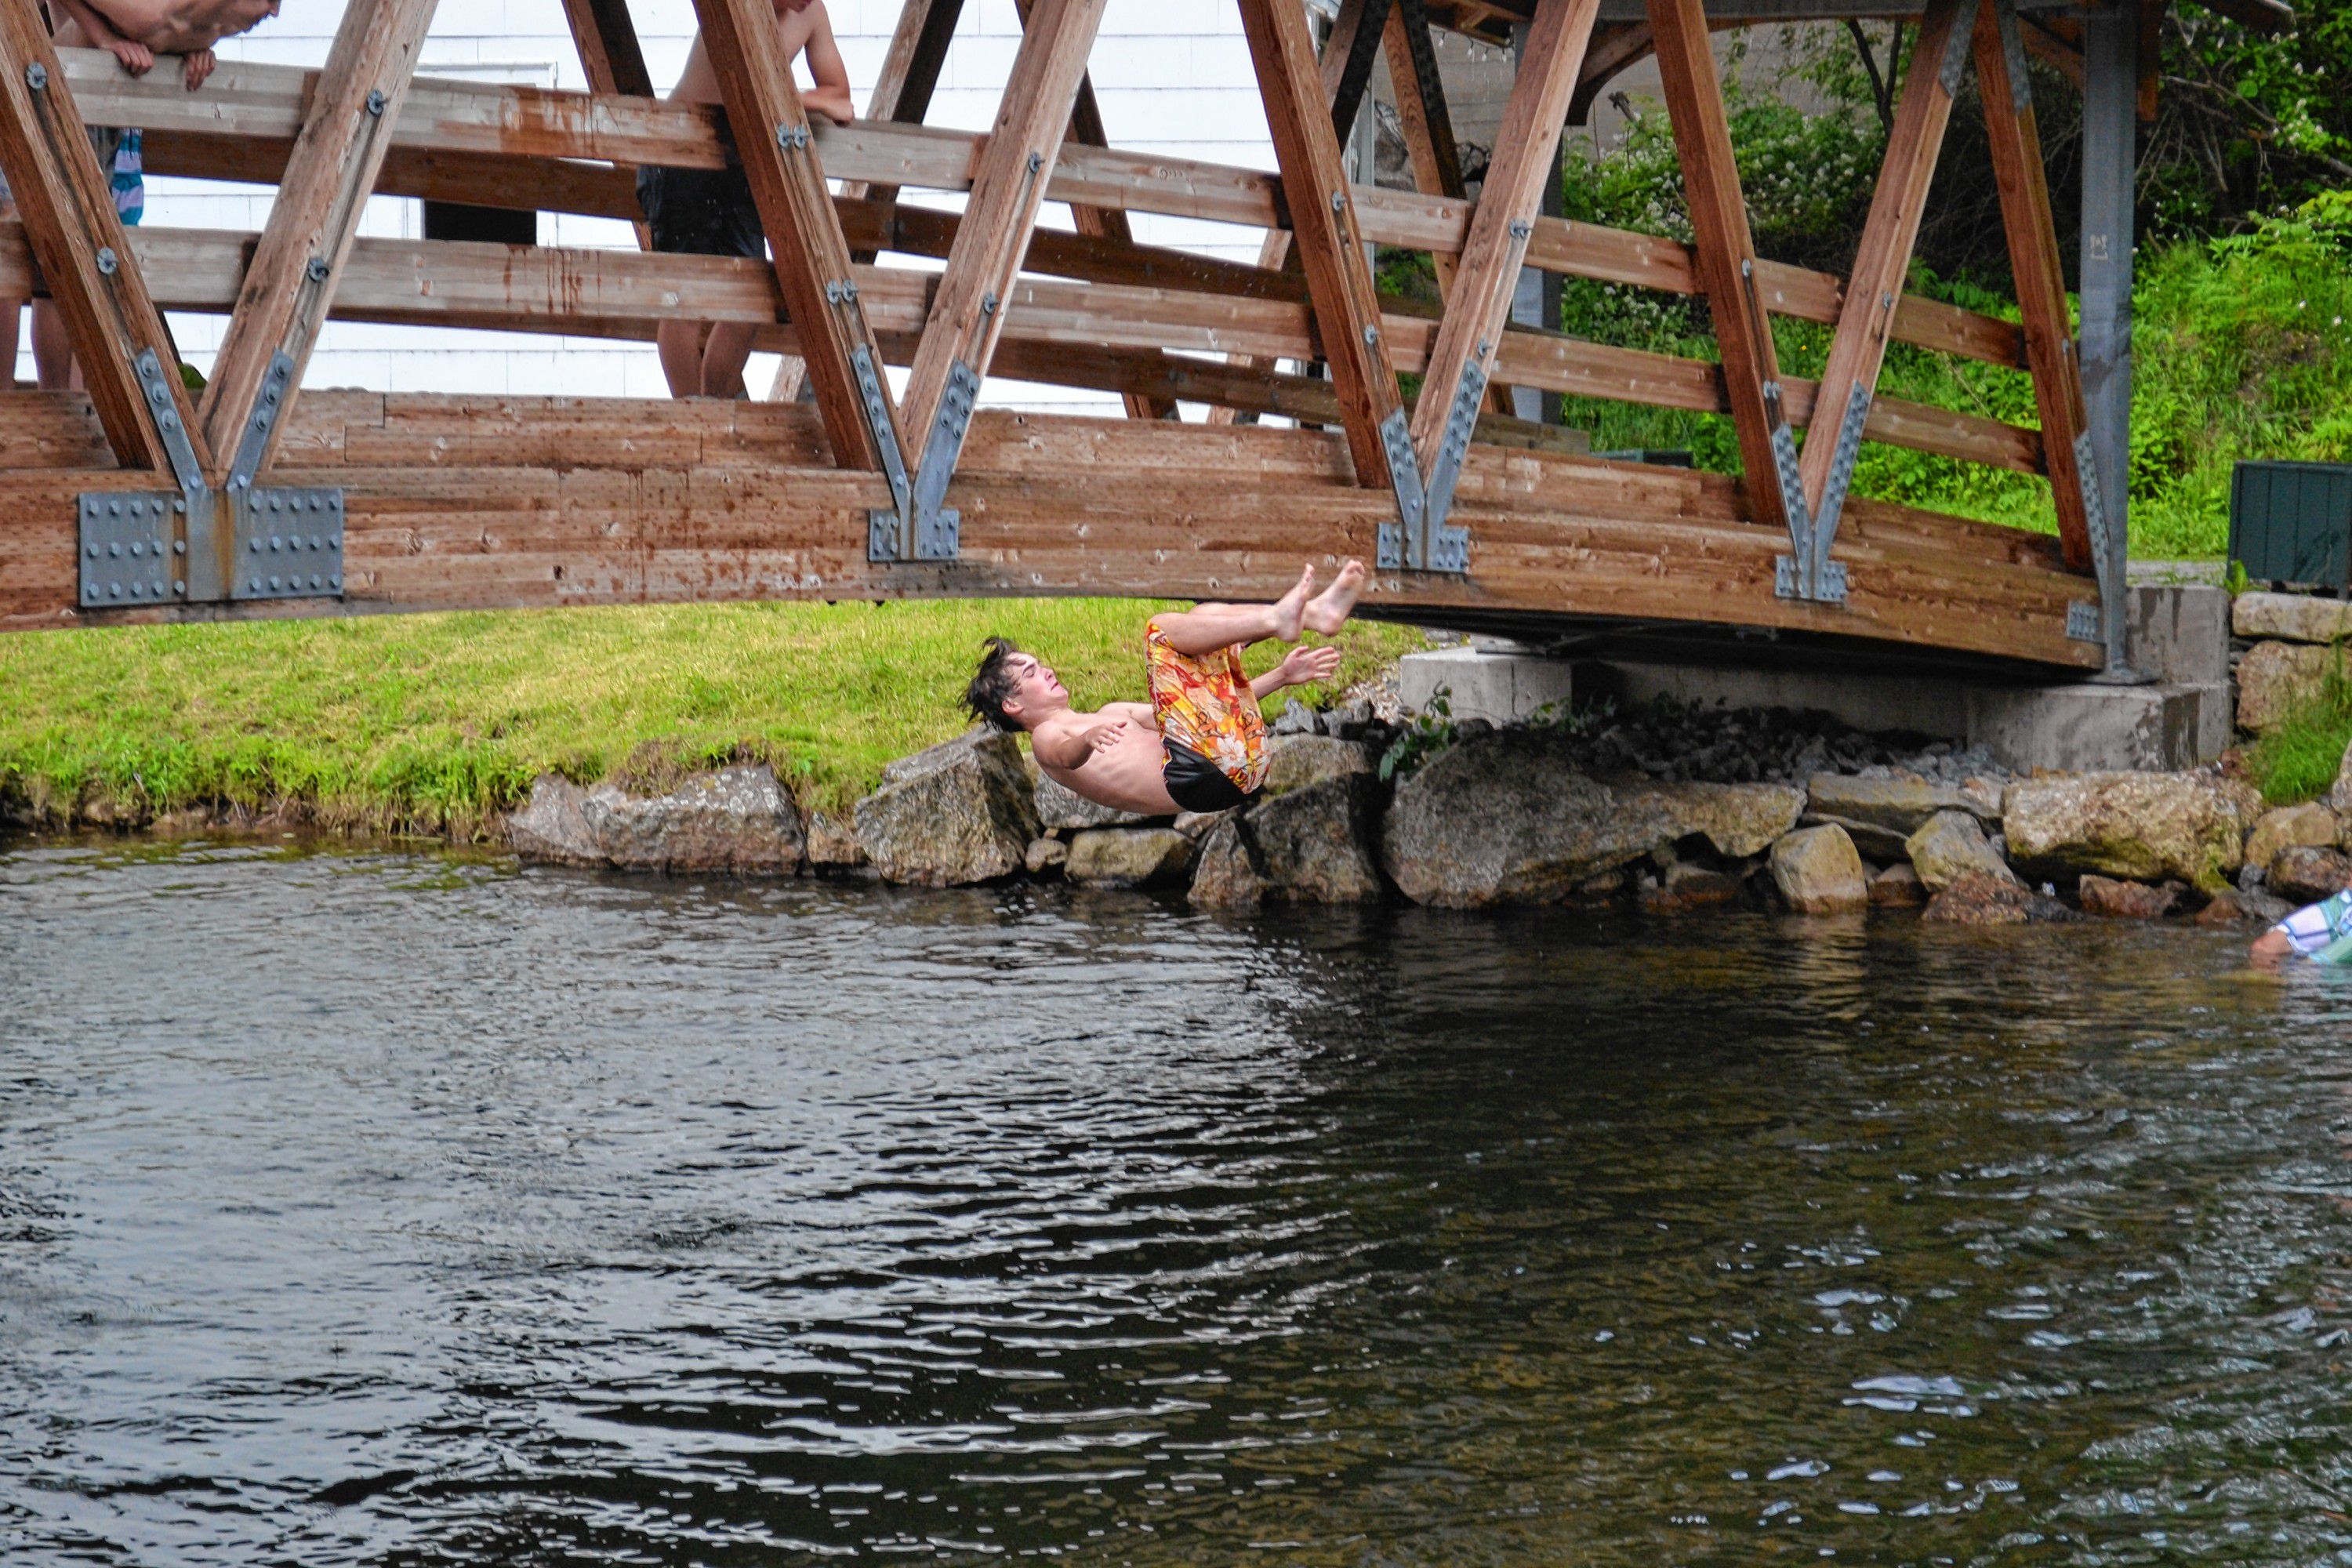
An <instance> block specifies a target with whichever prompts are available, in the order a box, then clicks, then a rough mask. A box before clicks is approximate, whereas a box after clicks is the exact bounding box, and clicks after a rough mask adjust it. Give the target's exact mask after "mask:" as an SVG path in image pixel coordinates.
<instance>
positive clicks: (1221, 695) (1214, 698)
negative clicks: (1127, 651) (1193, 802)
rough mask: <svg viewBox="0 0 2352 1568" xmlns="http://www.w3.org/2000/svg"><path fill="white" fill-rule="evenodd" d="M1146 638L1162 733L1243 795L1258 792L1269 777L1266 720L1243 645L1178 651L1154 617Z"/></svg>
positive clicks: (1154, 711)
mask: <svg viewBox="0 0 2352 1568" xmlns="http://www.w3.org/2000/svg"><path fill="white" fill-rule="evenodd" d="M1143 640H1144V647H1145V657H1146V659H1147V662H1148V663H1149V666H1150V679H1151V716H1152V718H1153V720H1154V721H1156V722H1157V723H1158V724H1159V725H1160V739H1161V740H1162V741H1165V742H1169V743H1171V744H1173V745H1178V746H1181V747H1183V748H1185V749H1186V750H1187V751H1190V752H1197V753H1198V754H1199V755H1200V756H1202V758H1205V759H1206V760H1207V761H1208V762H1209V763H1211V764H1212V765H1213V766H1214V767H1215V768H1216V769H1217V771H1218V772H1220V773H1223V774H1224V775H1225V777H1226V778H1228V779H1230V780H1232V781H1233V784H1234V788H1235V789H1237V790H1239V791H1241V792H1242V793H1243V794H1244V795H1250V794H1254V793H1255V791H1256V790H1257V788H1258V786H1259V785H1261V784H1265V770H1266V754H1265V719H1264V717H1262V716H1261V715H1260V714H1259V712H1258V710H1257V694H1256V693H1255V692H1254V691H1252V690H1251V689H1250V684H1249V678H1248V677H1247V676H1245V675H1244V674H1243V673H1242V650H1241V649H1240V647H1225V648H1220V649H1218V650H1217V651H1216V652H1215V653H1212V654H1203V655H1201V656H1199V657H1194V656H1193V655H1191V654H1182V653H1178V652H1177V651H1176V650H1175V648H1173V647H1171V646H1169V642H1168V637H1167V635H1166V634H1165V633H1163V632H1161V631H1160V623H1159V622H1158V621H1156V620H1155V621H1153V622H1151V623H1150V625H1149V626H1145V627H1144V629H1143Z"/></svg>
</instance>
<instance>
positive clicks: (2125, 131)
mask: <svg viewBox="0 0 2352 1568" xmlns="http://www.w3.org/2000/svg"><path fill="white" fill-rule="evenodd" d="M2139 35H2140V26H2139V0H2115V3H2114V4H2111V5H2106V6H2104V7H2102V8H2100V9H2098V10H2095V11H2092V12H2089V13H2087V14H2086V15H2085V16H2084V19H2083V263H2082V301H2083V309H2082V322H2083V342H2082V361H2081V363H2082V367H2083V401H2084V406H2085V408H2086V410H2087V412H2088V415H2089V434H2090V437H2091V459H2092V462H2091V467H2092V471H2093V472H2094V473H2095V474H2096V475H2097V476H2098V486H2099V496H2100V500H2101V502H2102V503H2103V505H2104V507H2105V514H2106V523H2107V528H2106V534H2107V539H2106V552H2105V559H2104V560H2102V561H2101V562H2100V563H2099V576H2100V584H2099V590H2100V591H2099V597H2100V602H2101V606H2102V611H2103V620H2104V626H2103V627H2102V629H2103V631H2104V632H2105V637H2106V642H2107V666H2108V668H2109V669H2110V670H2111V671H2117V672H2119V671H2121V670H2122V668H2124V662H2125V647H2124V636H2125V625H2124V623H2125V611H2124V598H2125V573H2126V563H2128V561H2129V559H2130V555H2131V545H2130V534H2129V529H2128V525H2129V522H2130V518H2131V494H2130V485H2131V389H2132V362H2131V331H2132V307H2131V289H2132V242H2133V193H2134V189H2135V180H2134V175H2135V173H2136V172H2137V167H2138V157H2137V135H2138V131H2139Z"/></svg>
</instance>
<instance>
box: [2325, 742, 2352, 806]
mask: <svg viewBox="0 0 2352 1568" xmlns="http://www.w3.org/2000/svg"><path fill="white" fill-rule="evenodd" d="M2327 808H2328V809H2329V810H2330V811H2333V812H2334V813H2335V814H2336V816H2338V817H2341V818H2344V819H2346V820H2348V821H2352V743H2347V745H2346V746H2345V748H2344V759H2343V761H2341V762H2339V763H2336V784H2335V787H2334V788H2332V789H2330V790H2329V791H2328V792H2327Z"/></svg>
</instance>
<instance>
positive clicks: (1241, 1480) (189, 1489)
mask: <svg viewBox="0 0 2352 1568" xmlns="http://www.w3.org/2000/svg"><path fill="white" fill-rule="evenodd" d="M2241 954H2242V944H2241V942H2240V941H2239V939H2237V938H2235V937H2231V936H2221V935H2213V934H2210V933H2204V932H2196V931H2179V930H2163V931H2155V930H2145V929H2137V928H2120V927H2091V928H2073V929H2066V930H2058V931H2030V932H2017V931H2000V932H1989V933H1988V932H1969V931H1937V930H1934V929H1932V928H1921V927H1919V926H1917V925H1916V924H1915V923H1910V922H1899V921H1881V922H1878V923H1876V924H1874V925H1872V926H1871V927H1870V928H1868V930H1867V931H1864V929H1863V928H1861V927H1859V926H1846V925H1843V924H1835V923H1822V922H1814V923H1806V922H1801V921H1772V920H1767V919H1763V918H1759V917H1748V916H1734V917H1728V918H1724V919H1715V920H1691V921H1681V922H1675V923H1671V924H1666V923H1650V924H1641V923H1636V922H1633V921H1621V920H1617V919H1611V918H1601V917H1597V916H1592V915H1589V914H1586V915H1580V914H1573V913H1547V914H1542V915H1528V916H1516V917H1507V918H1459V917H1450V916H1447V917H1440V916H1431V915H1423V914H1418V913H1415V912H1412V911H1383V912H1381V913H1377V914H1370V915H1308V914H1301V915H1279V916H1269V917H1266V918H1264V919H1258V920H1254V921H1224V920H1216V919H1209V918H1203V917H1198V916H1194V915H1192V914H1191V913H1189V912H1187V911H1186V910H1182V909H1181V907H1177V906H1172V905H1163V904H1158V903H1153V902H1150V901H1148V900H1141V899H1137V898H1132V897H1125V896H1120V897H1104V898H1098V899H1097V898H1090V897H1087V896H1083V895H1077V894H1060V893H1048V892H1037V891H1029V890H1015V891H1009V892H990V893H971V894H944V895H942V894H922V895H896V894H891V893H888V892H884V891H878V890H873V889H835V888H828V887H825V886H822V885H809V884H793V885H786V886H780V887H776V888H764V889H736V888H728V887H720V886H701V885H697V884H694V883H691V882H683V881H680V882H658V881H631V880H622V879H597V878H593V877H587V876H571V875H562V874H547V873H540V872H533V873H530V874H527V875H518V874H516V873H514V872H513V871H512V870H511V869H509V868H501V867H499V866H496V865H479V864H467V863H462V862H456V861H449V860H443V859H436V858H418V857H402V856H353V855H336V856H323V855H321V856H299V855H292V854H277V853H271V852H264V851H257V850H252V849H192V850H185V851H181V852H177V853H172V852H163V851H146V850H134V851H123V850H121V849H119V848H109V849H99V850H94V849H90V848H88V847H63V848H57V847H52V848H34V849H22V850H19V851H18V852H16V853H14V854H13V855H0V1548H5V1560H6V1562H7V1563H10V1564H11V1565H15V1564H20V1563H62V1562H81V1561H91V1562H102V1563H260V1562H289V1563H290V1562H299V1563H340V1562H367V1563H427V1562H432V1563H441V1562H461V1563H555V1562H597V1563H608V1562H609V1563H779V1562H796V1561H805V1560H813V1559H815V1558H818V1557H820V1556H833V1555H841V1556H848V1557H855V1558H882V1557H889V1558H894V1559H895V1558H908V1557H911V1558H934V1559H947V1560H957V1561H961V1560H977V1559H980V1558H982V1557H984V1556H992V1555H1029V1556H1054V1557H1059V1558H1064V1559H1068V1560H1074V1561H1077V1562H1103V1563H1113V1562H1139V1563H1199V1562H1210V1561H1219V1562H1222V1561H1227V1560H1231V1559H1234V1558H1239V1557H1242V1556H1244V1555H1256V1556H1263V1557H1267V1558H1279V1559H1285V1560H1290V1561H1297V1562H1300V1563H1481V1562H1491V1563H1752V1562H1757V1561H1759V1560H1763V1559H1768V1558H1769V1559H1775V1560H1780V1559H1786V1560H1795V1559H1799V1558H1801V1559H1804V1560H1807V1561H1817V1560H1819V1559H1821V1558H1822V1557H1825V1556H1829V1555H1832V1554H1834V1555H1835V1556H1837V1557H1842V1558H1847V1559H1851V1560H1861V1561H1867V1562H1874V1563H1935V1562H1954V1563H2084V1564H2089V1563H2142V1562H2148V1563H2154V1562H2166V1563H2170V1562H2180V1561H2187V1560H2205V1561H2212V1562H2217V1563H2311V1562H2315V1561H2318V1560H2321V1559H2328V1560H2334V1557H2335V1554H2336V1553H2338V1552H2344V1553H2345V1555H2346V1559H2347V1561H2352V1550H2347V1548H2352V1520H2347V1514H2352V1382H2347V1378H2346V1375H2345V1363H2346V1362H2347V1357H2352V1311H2347V1303H2346V1300H2345V1288H2346V1284H2347V1280H2346V1267H2345V1254H2346V1251H2347V1244H2352V1224H2347V1214H2346V1209H2345V1201H2346V1199H2347V1196H2352V1173H2347V1164H2346V1158H2347V1150H2346V1147H2345V1142H2344V1135H2345V1131H2346V1128H2347V1100H2346V1092H2347V1078H2352V984H2347V983H2346V982H2352V976H2342V977H2338V976H2334V975H2331V974H2327V973H2318V972H2311V973H2303V974H2300V975H2296V976H2292V977H2290V978H2288V979H2287V980H2285V981H2283V982H2282V981H2273V980H2264V979H2261V978H2256V977H2252V976H2249V975H2247V974H2246V973H2243V972H2242V968H2241Z"/></svg>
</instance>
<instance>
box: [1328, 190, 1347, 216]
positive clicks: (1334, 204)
mask: <svg viewBox="0 0 2352 1568" xmlns="http://www.w3.org/2000/svg"><path fill="white" fill-rule="evenodd" d="M1331 210H1332V211H1333V212H1335V213H1343V212H1346V211H1347V210H1348V193H1347V192H1345V191H1333V192H1332V193H1331Z"/></svg>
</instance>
